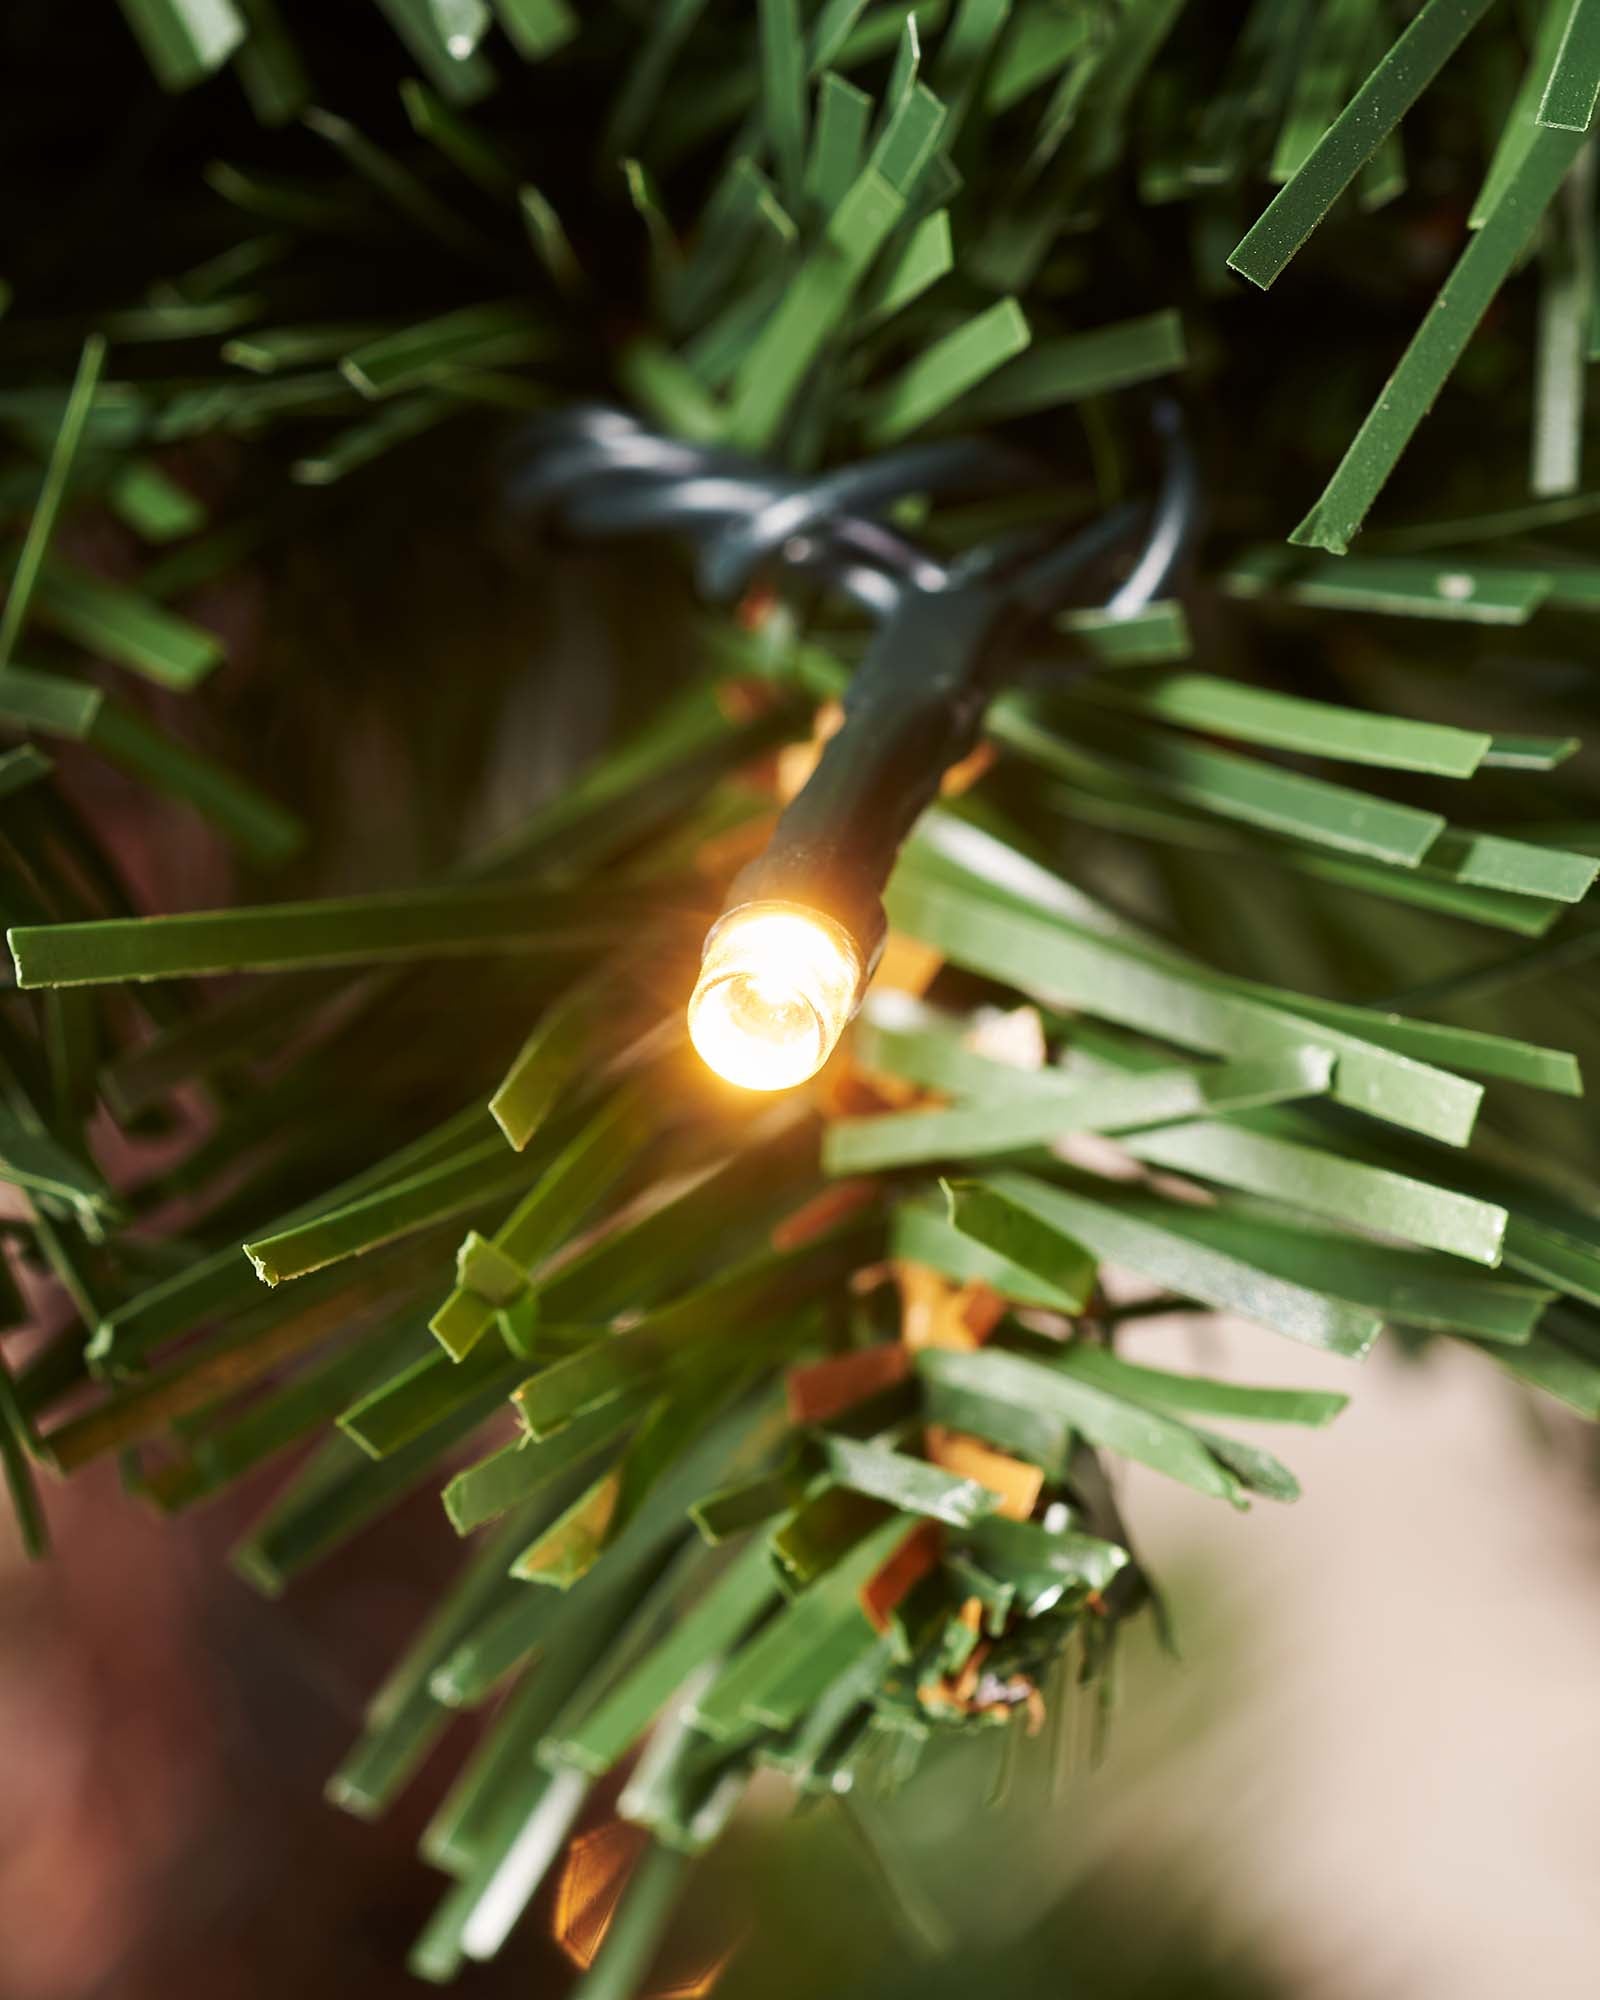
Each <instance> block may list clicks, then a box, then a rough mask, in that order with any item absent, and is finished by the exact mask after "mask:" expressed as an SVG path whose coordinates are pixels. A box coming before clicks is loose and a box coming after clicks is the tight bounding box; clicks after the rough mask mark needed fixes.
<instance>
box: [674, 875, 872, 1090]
mask: <svg viewBox="0 0 1600 2000" xmlns="http://www.w3.org/2000/svg"><path fill="white" fill-rule="evenodd" d="M860 986H861V956H860V953H859V952H858V951H857V950H856V947H855V943H854V940H853V939H852V938H851V936H850V933H849V932H848V931H847V930H845V929H844V927H843V926H842V925H841V924H838V923H835V921H834V920H833V918H832V917H828V916H824V915H823V914H822V913H821V911H819V910H808V909H806V908H805V907H804V906H803V905H802V904H799V903H782V902H757V903H743V904H741V905H740V906H739V907H738V908H737V909H733V910H730V911H729V912H728V914H727V915H726V916H725V917H723V919H722V920H721V922H720V923H718V924H717V926H716V928H715V929H714V930H713V931H712V933H711V935H710V937H708V938H707V939H706V948H705V955H704V956H703V958H702V959H701V961H700V977H699V979H698V980H697V981H696V982H695V989H694V992H693V994H692V995H691V997H690V1000H689V1039H690V1040H691V1041H692V1042H693V1043H694V1045H695V1048H696V1050H697V1051H698V1053H699V1055H700V1059H701V1061H702V1062H704V1063H705V1065H706V1067H707V1068H708V1069H712V1070H715V1071H716V1073H717V1075H718V1076H720V1077H723V1078H725V1079H726V1080H727V1081H728V1082H729V1083H736V1084H738V1085H740V1086H741V1087H742V1088H743V1089H745V1090H790V1089H792V1088H793V1087H794V1085H795V1084H797V1083H804V1082H805V1080H806V1078H807V1077H808V1076H814V1075H815V1074H816V1072H817V1071H818V1070H819V1069H821V1067H822V1065H823V1064H824V1063H825V1062H826V1061H827V1060H828V1057H829V1056H830V1055H832V1053H833V1051H834V1047H835V1045H836V1044H837V1042H838V1040H839V1037H840V1035H842V1034H843V1033H844V1028H845V1023H846V1022H847V1021H848V1020H849V1019H850V1016H851V1015H852V1014H853V1013H854V1012H855V1007H856V1000H857V998H858V996H859V991H860Z"/></svg>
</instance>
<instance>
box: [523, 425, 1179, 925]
mask: <svg viewBox="0 0 1600 2000" xmlns="http://www.w3.org/2000/svg"><path fill="white" fill-rule="evenodd" d="M1152 422H1153V428H1154V431H1155V434H1156V437H1157V439H1158V441H1159V443H1160V446H1161V452H1162V471H1161V478H1160V483H1159V486H1158V488H1157V491H1156V493H1155V494H1154V495H1153V496H1152V497H1151V498H1148V499H1145V500H1140V501H1131V502H1128V503H1126V504H1124V505H1122V506H1119V507H1115V508H1113V509H1111V510H1110V511H1108V512H1107V513H1106V514H1104V515H1102V516H1101V517H1100V518H1099V519H1098V520H1095V521H1091V522H1090V523H1089V524H1088V525H1087V526H1085V527H1082V528H1079V529H1077V530H1076V531H1075V532H1073V533H1070V534H1068V535H1066V536H1065V537H1063V534H1062V532H1061V530H1060V529H1058V528H1044V529H1034V530H1030V531H1028V532H1026V533H1022V534H1007V535H1002V536H996V537H995V538H993V539H992V540H990V541H988V542H985V543H982V544H980V545H979V546H978V547H976V548H973V549H970V550H968V551H966V552H965V553H964V554H963V555H961V556H960V557H958V558H957V559H956V560H955V561H953V562H944V561H941V560H940V559H939V558H938V557H937V556H935V555H934V554H933V553H931V552H930V551H929V550H927V549H925V548H923V547H922V546H921V545H920V544H918V543H917V542H915V541H913V540H911V539H910V538H909V537H908V536H906V535H904V534H902V533H901V532H900V530H899V529H898V528H896V527H895V526H894V525H893V524H892V523H891V522H889V521H888V520H886V519H885V518H884V515H885V513H886V512H887V510H888V509H889V508H890V507H891V506H892V505H893V503H894V502H895V501H897V500H900V499H903V498H906V497H907V496H910V495H928V494H942V493H950V492H956V491H959V492H967V493H970V492H974V491H976V492H998V493H1004V494H1014V493H1017V492H1027V491H1029V490H1030V489H1038V490H1043V489H1047V488H1048V487H1049V485H1050V484H1051V483H1052V481H1051V474H1050V470H1049V468H1048V467H1046V466H1045V465H1044V464H1042V463H1041V462H1040V461H1038V460H1036V459H1033V458H1031V457H1026V456H1024V455H1022V454H1021V453H1019V452H1016V451H1014V450H1012V449H1011V448H1010V447H1009V446H1006V445H1003V444H1000V443H998V442H996V441H994V440H991V439H985V438H955V439H951V440H948V441H944V442H935V443H931V444H918V445H911V446H908V447H906V448H905V449H904V450H901V451H895V452H886V453H884V454H882V455H881V456H879V457H877V458H873V459H868V460H864V461H863V462H861V463H860V464H857V465H846V466H842V467H837V468H834V469H832V470H829V471H826V472H822V473H818V474H814V475H810V476H805V475H800V474H793V473H788V472H785V471H783V470H781V469H780V468H778V467H775V466H772V465H769V464H765V463H762V462H759V461H757V460H755V459H752V458H749V457H746V456H743V455H742V454H740V453H737V452H733V451H728V450H725V449H722V448H720V447H714V446H709V445H701V444H694V443H692V442H689V441H686V440H684V439H681V438H670V437H665V436H663V435H661V434H660V433H658V432H656V431H653V430H651V429H650V428H649V427H648V426H647V425H646V424H644V423H642V422H640V420H639V419H638V418H637V417H635V416H633V415H631V414H630V413H628V412H626V411H623V410H616V409H608V408H603V407H599V406H580V407H578V408H573V409H567V410H564V411H561V412H559V413H557V414H553V415H551V416H548V417H543V418H540V419H538V420H536V421H535V422H534V423H533V424H532V425H531V426H529V427H528V429H526V430H525V431H524V432H523V433H522V434H521V435H520V437H519V439H518V441H517V444H516V447H515V457H514V460H513V463H512V466H511V468H510V470H509V473H508V478H507V488H508V494H509V498H510V500H511V503H512V506H513V508H514V509H515V510H517V511H519V512H520V511H533V512H537V513H540V514H542V515H544V516H546V517H547V518H548V519H550V520H551V521H553V522H555V523H557V524H559V525H560V526H563V527H565V528H566V529H568V530H569V531H571V532H572V533H574V534H580V535H584V536H614V535H616V536H620V535H639V534H651V535H659V534H671V535H674V536H677V537H679V538H680V539H682V540H684V541H686V542H687V543H688V544H689V546H690V548H691V549H692V551H693V554H694V562H695V571H696V576H697V578H698V581H699V584H700V588H701V590H702V591H703V592H704V594H705V595H706V596H707V597H708V598H710V599H711V600H713V601H715V602H724V603H725V602H728V601H730V600H732V599H734V598H737V597H738V596H739V595H740V594H741V593H742V592H743V591H745V590H746V589H748V588H749V586H750V584H751V582H752V581H753V580H754V579H755V578H756V577H757V576H758V575H759V574H761V573H762V571H763V570H765V569H767V568H775V569H778V570H782V571H787V572H788V573H790V574H793V575H801V576H806V577H808V578H812V579H815V580H816V581H817V582H818V583H820V584H821V585H822V586H823V587H824V588H825V589H827V590H829V591H832V592H833V593H835V594H836V595H838V596H841V597H844V598H846V599H848V600H849V601H850V602H851V603H853V604H855V605H857V606H858V607H859V608H860V609H862V610H863V611H865V612H866V613H867V614H868V616H869V617H870V618H872V619H873V620H874V621H875V622H876V624H877V626H878V628H879V629H878V632H877V634H876V636H875V638H874V640H873V642H872V645H871V646H870V647H869V648H868V651H867V653H866V656H865V657H864V659H863V660H862V663H861V665H860V666H859V667H858V668H857V670H856V672H855V674H854V676H853V677H852V679H851V682H850V686H849V689H848V691H847V693H846V696H845V725H844V727H843V728H842V729H841V730H839V731H838V732H837V733H836V734H835V735H834V736H833V737H831V738H830V739H829V741H828V743H827V744H826V746H825V747H824V749H823V752H822V756H821V758H820V760H819V762H818V764H817V767H816V769H815V771H814V772H813V774H812V777H811V779H810V780H809V781H808V783H807V784H806V785H805V786H804V787H803V789H802V790H801V792H800V793H799V794H798V795H797V796H796V797H795V798H794V799H793V800H791V802H790V804H789V805H788V806H787V807H786V808H785V810H784V813H783V816H782V818H781V819H780V821H779V824H778V829H777V832H776V833H775V834H774V836H773V839H772V842H771V843H770V844H769V846H768V849H767V851H766V853H765V854H764V855H763V856H762V858H761V860H760V861H759V862H757V863H755V864H752V867H751V868H750V869H748V870H746V871H745V874H744V875H743V876H742V877H741V879H740V884H739V885H736V889H735V900H741V899H743V898H744V897H750V896H756V895H775V896H780V897H789V898H794V899H799V900H805V901H809V902H812V903H815V904H817V905H819V906H821V907H824V908H828V909H831V910H832V911H833V913H834V914H835V915H837V916H838V918H839V920H840V921H841V922H843V923H844V924H846V926H847V928H849V930H850V931H851V933H852V935H854V936H855V937H856V938H857V939H858V941H859V942H860V943H861V944H862V947H863V957H864V958H866V959H868V960H870V958H871V955H872V953H873V951H874V950H875V949H876V944H877V940H878V939H879V938H881V935H882V931H883V917H882V909H881V905H880V902H879V895H880V892H881V890H882V888H883V884H884V882H885V881H886V880H887V878H888V873H889V870H890V868H891V867H892V866H893V862H894V856H895V854H896V852H897V851H898V849H899V846H900V843H901V842H902V841H903V840H904V838H905V836H906V834H907V833H908V832H909V830H910V828H911V826H912V825H913V824H914V822H915V820H916V818H917V816H918V814H920V812H921V811H922V810H923V808H924V807H925V806H926V805H927V804H928V803H929V801H930V800H931V799H932V798H933V797H934V796H935V794H936V793H937V790H938V786H939V781H940V779H941V777H942V775H943V773H944V771H945V770H946V769H948V768H949V766H950V765H951V764H952V763H954V762H955V761H956V760H957V759H958V758H959V757H961V756H963V755H965V754H966V751H967V750H968V749H970V748H971V746H972V744H973V743H974V742H975V741H976V740H977V735H978V731H979V729H980V727H981V724H982V719H983V711H984V708H985V706H986V704H987V702H988V700H989V698H990V696H991V695H992V694H993V693H994V691H995V689H996V687H997V686H998V685H1000V683H1001V682H1002V680H1003V679H1004V677H1005V674H1006V672H1007V669H1008V665H1009V662H1010V660H1011V659H1013V658H1014V657H1015V656H1016V654H1017V652H1018V650H1019V649H1018V648H1017V647H1016V646H1015V645H1014V644H1013V643H1010V642H1011V641H1012V640H1013V639H1014V638H1015V636H1016V631H1017V628H1018V627H1019V626H1023V627H1026V626H1029V625H1033V624H1037V622H1038V621H1039V620H1040V619H1041V618H1043V617H1046V616H1048V615H1049V614H1050V613H1051V612H1054V611H1056V610H1058V609H1060V608H1061V607H1062V606H1063V605H1064V604H1066V603H1070V602H1072V601H1074V600H1077V601H1079V602H1082V601H1085V600H1084V598H1083V597H1082V595H1081V593H1083V592H1084V591H1085V589H1086V588H1087V584H1088V579H1090V578H1091V577H1092V576H1094V575H1096V574H1097V573H1098V574H1103V573H1104V569H1105V566H1106V565H1107V564H1108V563H1109V562H1110V560H1111V558H1112V557H1113V556H1115V555H1117V554H1119V553H1123V554H1125V556H1126V557H1127V562H1126V565H1125V575H1124V579H1123V581H1122V582H1121V583H1119V584H1118V585H1117V586H1116V588H1115V589H1114V590H1112V592H1111V594H1110V595H1109V596H1108V597H1106V598H1105V599H1104V600H1103V606H1104V608H1105V609H1106V610H1107V611H1108V612H1110V613H1111V614H1112V615H1113V616H1114V617H1118V618H1128V617H1132V616H1133V615H1135V614H1136V613H1137V612H1139V611H1141V610H1143V608H1144V607H1145V606H1146V605H1147V604H1149V603H1150V602H1151V601H1152V600H1153V599H1154V598H1155V597H1156V596H1157V594H1158V593H1159V592H1160V591H1162V590H1164V589H1165V588H1166V587H1167V585H1168V584H1169V583H1170V581H1171V579H1172V578H1173V576H1174V575H1175V573H1176V571H1177V568H1178V565H1179V564H1180V563H1181V561H1182V559H1183V556H1184V552H1185V550H1186V548H1187V546H1188V543H1189V540H1190V538H1191V536H1192V534H1193V532H1194V526H1195V519H1196V514H1197V511H1198V497H1199V485H1198V480H1197V478H1196V474H1195V467H1194V461H1193V457H1192V455H1191V453H1190V450H1189V447H1188V443H1187V440H1186V438H1185V435H1184V429H1183V422H1182V418H1181V415H1180V413H1179V411H1178V407H1177V405H1176V404H1175V403H1173V402H1170V401H1163V402H1159V403H1157V404H1155V405H1154V406H1153V410H1152ZM1087 664H1088V662H1087V661H1085V663H1084V666H1083V667H1079V668H1077V671H1083V670H1084V667H1086V666H1087Z"/></svg>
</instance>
